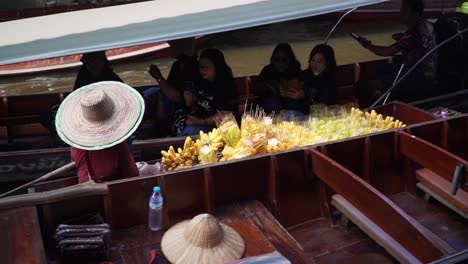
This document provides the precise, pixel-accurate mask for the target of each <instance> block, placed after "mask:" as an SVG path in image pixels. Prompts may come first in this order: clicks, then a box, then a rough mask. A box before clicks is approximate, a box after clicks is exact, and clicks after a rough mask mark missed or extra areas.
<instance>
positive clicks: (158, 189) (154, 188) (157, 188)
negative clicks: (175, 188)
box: [153, 186, 161, 192]
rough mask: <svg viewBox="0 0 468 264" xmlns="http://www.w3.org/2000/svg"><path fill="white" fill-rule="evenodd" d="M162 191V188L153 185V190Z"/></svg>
mask: <svg viewBox="0 0 468 264" xmlns="http://www.w3.org/2000/svg"><path fill="white" fill-rule="evenodd" d="M160 191H161V188H159V186H154V187H153V192H160Z"/></svg>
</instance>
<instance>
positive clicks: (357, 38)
mask: <svg viewBox="0 0 468 264" xmlns="http://www.w3.org/2000/svg"><path fill="white" fill-rule="evenodd" d="M349 35H351V37H353V38H354V39H355V40H357V41H361V40H362V38H361V37H360V36H358V35H357V34H355V33H350V34H349Z"/></svg>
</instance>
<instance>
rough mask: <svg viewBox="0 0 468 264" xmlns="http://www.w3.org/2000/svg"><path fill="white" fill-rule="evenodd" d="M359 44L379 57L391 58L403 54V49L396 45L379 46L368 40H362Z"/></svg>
mask: <svg viewBox="0 0 468 264" xmlns="http://www.w3.org/2000/svg"><path fill="white" fill-rule="evenodd" d="M359 43H360V44H361V45H362V46H363V47H364V48H366V49H368V50H369V51H370V52H372V53H374V54H375V55H377V56H382V57H389V56H393V55H395V54H398V53H400V52H401V49H400V48H399V47H398V45H395V44H394V45H391V46H377V45H374V44H372V42H371V41H369V40H367V39H366V38H361V40H360V41H359Z"/></svg>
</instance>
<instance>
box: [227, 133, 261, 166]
mask: <svg viewBox="0 0 468 264" xmlns="http://www.w3.org/2000/svg"><path fill="white" fill-rule="evenodd" d="M255 153H256V150H255V146H254V143H253V142H252V141H251V140H250V139H247V138H245V139H241V140H240V141H239V144H237V146H236V147H235V148H232V147H229V146H226V147H224V149H223V152H222V154H223V157H222V158H221V159H220V160H219V161H226V160H235V159H242V158H246V157H250V156H253V155H255Z"/></svg>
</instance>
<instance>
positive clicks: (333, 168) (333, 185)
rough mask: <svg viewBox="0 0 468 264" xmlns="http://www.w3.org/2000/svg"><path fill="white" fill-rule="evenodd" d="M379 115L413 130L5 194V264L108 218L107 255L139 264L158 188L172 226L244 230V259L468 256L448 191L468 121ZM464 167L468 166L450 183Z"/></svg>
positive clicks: (457, 205)
mask: <svg viewBox="0 0 468 264" xmlns="http://www.w3.org/2000/svg"><path fill="white" fill-rule="evenodd" d="M376 110H377V111H378V112H380V113H382V114H384V115H387V114H390V115H393V116H395V117H396V118H398V119H400V120H402V121H403V122H405V123H407V124H408V126H407V127H406V128H404V129H400V130H392V131H387V132H382V133H377V134H372V135H367V136H362V137H357V138H352V139H347V140H340V141H337V142H331V143H326V144H319V145H316V146H310V147H304V148H299V149H295V150H290V151H285V152H279V153H273V154H267V155H260V156H256V157H252V158H246V159H241V160H236V161H228V162H221V163H214V164H209V165H200V166H196V167H194V168H191V169H185V170H180V171H176V172H170V173H164V174H160V175H155V176H149V177H139V178H132V179H126V180H119V181H115V182H108V183H102V184H91V185H89V184H84V185H76V186H70V185H71V184H75V183H76V177H72V178H66V179H61V180H55V181H50V182H45V183H41V184H38V185H36V186H33V187H32V188H30V190H29V192H30V193H29V194H23V195H16V196H11V197H7V198H3V199H0V214H1V215H2V216H3V217H2V218H1V221H3V223H2V225H4V226H7V227H8V228H6V229H5V230H6V232H7V234H8V235H6V236H2V240H0V241H1V242H2V245H5V247H3V248H4V249H6V250H7V253H8V254H7V256H8V257H9V259H8V258H7V260H11V259H14V260H23V259H26V258H28V257H35V258H37V259H38V260H42V261H45V259H46V258H47V259H48V260H49V261H50V260H54V259H56V257H57V254H58V252H57V251H56V250H55V241H54V239H53V235H54V232H55V228H56V227H57V225H58V224H60V223H62V222H64V221H66V220H67V219H70V218H74V217H76V216H79V215H83V214H87V213H101V214H102V215H104V218H105V221H106V222H107V223H109V224H110V225H111V227H112V230H113V236H114V241H113V244H112V247H111V248H110V251H111V252H112V254H111V256H112V257H111V260H113V261H121V260H122V259H125V261H132V263H140V262H133V261H138V255H141V254H143V255H144V254H147V253H148V250H149V249H150V248H151V247H155V246H156V247H157V245H158V244H159V241H160V239H161V235H162V232H156V233H151V231H149V229H148V228H147V227H146V221H147V213H148V205H147V199H148V197H149V194H150V192H151V189H152V186H154V185H158V186H160V187H161V188H162V190H163V195H164V197H165V201H166V202H165V204H164V219H165V225H166V227H169V226H171V225H173V224H175V223H176V222H178V221H180V220H182V219H187V218H190V217H193V216H194V215H196V214H198V213H201V212H208V213H211V214H214V215H215V216H218V217H219V218H220V219H221V220H222V221H224V223H227V224H228V225H231V226H232V227H233V228H234V229H235V230H237V231H238V232H239V233H240V234H241V236H242V237H243V239H244V241H245V243H246V253H245V254H246V255H245V256H251V255H256V254H262V253H269V252H272V251H275V250H277V251H279V252H280V253H281V254H282V255H283V256H285V257H286V258H288V259H289V260H290V261H291V262H292V263H344V262H347V261H357V260H360V261H359V262H360V263H363V262H365V261H370V262H373V261H377V260H379V261H380V262H381V263H387V262H388V263H393V262H400V263H429V262H434V263H454V262H450V261H455V260H456V261H462V260H465V259H467V258H468V255H467V253H468V252H467V250H466V249H467V248H468V241H467V240H466V232H468V224H467V222H466V217H467V214H466V213H467V209H466V208H467V205H468V201H467V200H466V195H467V193H466V191H467V189H466V186H463V185H462V186H460V188H459V189H458V190H457V192H456V194H455V195H453V194H451V193H450V186H451V183H452V181H453V180H454V178H459V177H460V176H461V177H466V166H468V162H467V160H466V158H467V157H468V156H467V155H468V152H467V150H468V149H467V148H466V146H467V144H468V137H467V135H468V130H467V129H468V116H467V115H463V116H460V117H456V118H450V119H445V120H432V121H431V119H433V117H432V116H430V115H429V114H427V113H424V112H421V111H419V110H417V109H416V108H413V107H409V106H407V105H404V104H398V103H394V104H390V105H385V106H382V107H380V108H377V109H376ZM173 143H174V142H172V143H171V144H173ZM136 148H137V149H138V148H139V147H138V146H136ZM151 148H152V147H150V149H151ZM156 157H157V156H152V155H148V156H145V157H144V158H145V159H153V158H156ZM434 160H437V162H434ZM457 164H459V166H462V168H464V169H463V170H462V171H461V175H458V176H454V175H453V173H454V170H455V168H456V167H457ZM261 168H264V169H261ZM59 186H60V187H63V188H58V187H59ZM65 186H68V187H65ZM57 188H58V189H57ZM51 190H52V191H51ZM423 194H426V195H425V196H423ZM251 200H257V201H251ZM242 201H250V202H242ZM262 208H267V209H268V210H267V209H262ZM275 218H276V219H277V220H274V219H275ZM14 219H16V220H14ZM20 219H23V220H20ZM26 220H27V221H26ZM276 221H279V223H280V224H281V225H279V224H278V222H276ZM19 230H21V231H19ZM25 230H28V231H25ZM22 232H28V234H30V236H27V238H25V239H16V240H15V241H16V243H17V244H16V246H14V247H13V245H11V246H8V245H9V242H10V241H9V240H8V238H9V237H12V236H13V237H15V236H19V235H20V234H22ZM15 234H16V235H15ZM23 238H24V237H23ZM259 239H261V240H260V241H261V243H260V242H259ZM33 241H34V245H35V246H34V247H30V246H29V247H28V245H32V244H33ZM39 242H41V243H39ZM256 243H260V244H257V245H256ZM22 247H28V248H29V253H30V254H28V256H25V255H24V254H22V253H21V251H19V249H18V248H22ZM429 249H430V250H429ZM140 261H141V260H140ZM382 261H383V262H382ZM444 261H446V262H444ZM7 262H8V261H7ZM141 263H143V262H141Z"/></svg>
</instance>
